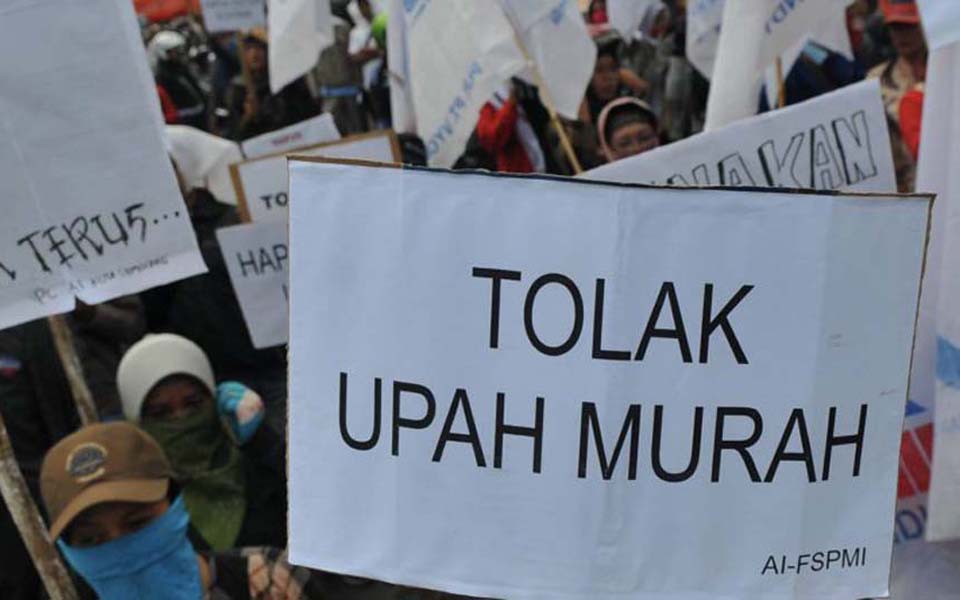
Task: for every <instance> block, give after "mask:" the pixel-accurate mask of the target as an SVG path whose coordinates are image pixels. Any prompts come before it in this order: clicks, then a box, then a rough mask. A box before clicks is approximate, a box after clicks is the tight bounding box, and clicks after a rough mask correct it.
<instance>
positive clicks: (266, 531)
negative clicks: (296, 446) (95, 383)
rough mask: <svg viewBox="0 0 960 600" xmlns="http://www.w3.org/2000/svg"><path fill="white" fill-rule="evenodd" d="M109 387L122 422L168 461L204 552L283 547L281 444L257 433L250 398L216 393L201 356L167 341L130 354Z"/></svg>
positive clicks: (254, 401)
mask: <svg viewBox="0 0 960 600" xmlns="http://www.w3.org/2000/svg"><path fill="white" fill-rule="evenodd" d="M117 387H118V389H119V390H120V398H121V401H122V403H123V412H124V416H125V417H126V418H127V420H128V421H131V422H132V423H135V424H137V425H139V426H140V427H141V428H142V429H143V430H144V431H146V432H147V433H148V434H150V436H151V437H153V439H155V440H156V441H157V443H158V444H159V445H160V447H161V448H162V449H163V451H164V453H165V454H166V456H167V457H168V458H169V460H170V463H171V465H172V466H173V470H174V474H175V476H176V479H177V481H178V482H179V483H180V484H181V486H182V494H183V500H184V504H185V506H186V510H187V512H188V513H189V514H190V522H191V525H192V526H193V528H194V530H195V531H196V532H197V533H198V534H199V535H200V537H201V538H202V541H203V542H205V544H206V545H207V546H209V547H210V548H212V549H213V550H225V549H228V548H234V547H239V546H261V545H264V546H276V547H281V548H282V547H284V546H285V545H286V531H285V522H286V519H285V510H286V491H285V481H284V464H283V458H284V457H283V444H282V442H281V440H279V439H278V438H277V437H276V436H275V434H273V433H272V430H271V429H270V428H268V427H260V423H261V422H262V420H263V403H262V402H261V400H260V398H259V396H257V395H256V393H254V392H253V391H251V390H249V389H248V388H246V387H244V386H243V385H242V384H239V383H236V382H224V383H221V384H220V385H217V384H216V381H215V379H214V374H213V369H212V368H211V366H210V361H209V360H208V359H207V356H206V354H204V352H203V350H201V349H200V347H199V346H197V345H196V344H194V343H193V342H191V341H190V340H188V339H186V338H184V337H181V336H178V335H173V334H159V335H149V336H147V337H145V338H144V339H142V340H141V341H139V342H137V343H136V344H135V345H134V346H132V347H131V348H130V350H129V351H127V353H126V354H125V355H124V357H123V360H121V361H120V366H119V368H118V370H117Z"/></svg>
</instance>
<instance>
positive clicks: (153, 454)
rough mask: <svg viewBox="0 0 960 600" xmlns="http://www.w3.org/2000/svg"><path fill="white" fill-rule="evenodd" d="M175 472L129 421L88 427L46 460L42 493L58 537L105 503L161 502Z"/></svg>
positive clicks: (52, 532)
mask: <svg viewBox="0 0 960 600" xmlns="http://www.w3.org/2000/svg"><path fill="white" fill-rule="evenodd" d="M172 477H173V469H172V468H171V467H170V463H169V462H168V461H167V457H166V456H165V455H164V454H163V450H161V449H160V446H159V445H157V443H156V442H155V441H154V440H153V438H151V437H150V436H149V435H147V434H146V433H144V432H143V431H142V430H141V429H139V428H138V427H136V426H135V425H132V424H130V423H126V422H114V423H100V424H97V425H88V426H87V427H84V428H82V429H80V430H79V431H76V432H74V433H72V434H70V435H68V436H67V437H65V438H63V439H62V440H60V441H59V442H58V443H57V444H56V445H55V446H54V447H53V448H51V449H50V450H49V451H48V452H47V455H46V456H45V457H44V459H43V467H42V468H41V470H40V492H41V494H42V495H43V502H44V504H45V505H46V507H47V513H48V514H49V515H50V521H51V525H50V537H51V538H53V539H57V538H58V537H60V535H61V534H62V533H63V531H64V530H65V529H66V528H67V526H68V525H70V523H71V521H73V519H75V518H76V517H77V515H79V514H80V513H82V512H83V511H85V510H87V509H88V508H91V507H93V506H96V505H98V504H103V503H106V502H143V503H150V502H159V501H160V500H163V499H164V497H165V496H166V495H167V489H168V488H169V485H170V479H171V478H172Z"/></svg>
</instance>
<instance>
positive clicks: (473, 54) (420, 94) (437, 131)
mask: <svg viewBox="0 0 960 600" xmlns="http://www.w3.org/2000/svg"><path fill="white" fill-rule="evenodd" d="M394 6H396V4H394ZM402 6H403V10H404V20H405V25H406V41H407V59H408V63H407V67H408V68H407V72H408V75H409V79H408V86H409V88H410V97H411V98H412V100H413V107H414V111H415V114H416V122H417V132H418V134H419V135H420V137H421V138H422V139H423V142H424V144H425V145H426V147H427V161H428V162H429V163H430V165H431V166H439V167H449V166H452V165H453V163H454V162H456V160H457V158H458V157H459V156H460V155H461V154H462V153H463V149H464V147H465V146H466V143H467V140H468V139H469V138H470V134H471V132H472V131H473V128H474V126H475V125H476V123H477V118H478V116H479V114H480V108H481V107H482V106H483V104H484V103H485V102H487V100H489V99H490V97H491V96H493V94H494V92H495V91H497V90H498V89H499V88H500V87H501V86H502V85H503V83H504V82H505V81H507V80H508V79H510V78H511V77H513V76H514V75H516V74H517V73H519V72H520V71H522V70H523V69H524V67H525V61H524V58H523V54H522V53H521V52H520V49H519V48H518V47H517V44H516V41H515V34H514V31H513V28H512V27H511V25H510V22H509V21H508V20H507V17H506V15H505V14H504V13H503V9H502V8H501V6H500V5H499V4H498V3H494V2H473V1H470V0H445V1H444V2H430V1H428V0H404V2H403V3H402ZM388 36H389V31H388Z"/></svg>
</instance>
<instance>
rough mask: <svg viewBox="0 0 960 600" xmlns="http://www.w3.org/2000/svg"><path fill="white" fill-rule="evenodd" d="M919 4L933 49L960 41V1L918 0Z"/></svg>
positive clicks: (925, 29) (925, 31) (925, 30)
mask: <svg viewBox="0 0 960 600" xmlns="http://www.w3.org/2000/svg"><path fill="white" fill-rule="evenodd" d="M917 6H918V7H919V8H920V16H921V18H922V19H923V32H924V33H925V34H926V36H927V43H928V44H929V45H930V49H931V50H936V49H937V48H941V47H943V46H946V45H948V44H952V43H954V42H958V41H960V2H957V0H917Z"/></svg>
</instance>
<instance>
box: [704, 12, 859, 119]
mask: <svg viewBox="0 0 960 600" xmlns="http://www.w3.org/2000/svg"><path fill="white" fill-rule="evenodd" d="M847 4H848V0H805V1H804V2H783V1H781V0H742V1H740V2H728V3H726V4H725V5H724V10H723V20H722V23H721V28H720V38H719V43H718V46H717V56H716V62H715V64H714V69H715V73H714V75H713V76H712V78H711V80H712V83H713V85H712V86H711V88H710V97H709V99H708V101H707V124H706V129H708V130H709V129H715V128H717V127H721V126H723V125H725V124H727V123H730V122H732V121H736V120H738V119H742V118H745V117H749V116H752V115H754V114H755V113H756V110H757V105H758V100H759V93H760V89H761V87H762V77H763V72H764V70H765V69H766V68H767V67H768V66H769V65H770V64H772V63H773V62H774V61H775V60H776V58H777V57H778V56H780V55H781V54H783V53H784V52H786V51H788V50H790V48H791V47H792V46H794V45H795V44H797V42H798V41H800V40H802V39H804V37H805V36H807V35H810V34H811V32H819V31H822V30H824V29H826V27H825V25H824V23H825V21H826V20H828V19H829V20H833V19H842V18H843V14H844V13H843V11H844V9H845V7H846V5H847Z"/></svg>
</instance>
